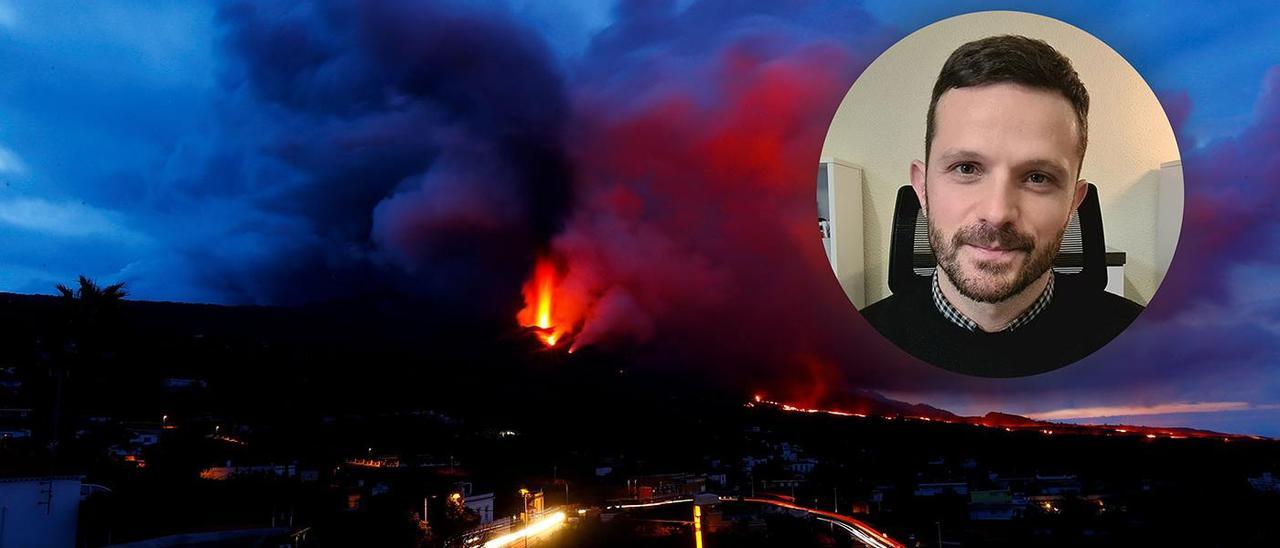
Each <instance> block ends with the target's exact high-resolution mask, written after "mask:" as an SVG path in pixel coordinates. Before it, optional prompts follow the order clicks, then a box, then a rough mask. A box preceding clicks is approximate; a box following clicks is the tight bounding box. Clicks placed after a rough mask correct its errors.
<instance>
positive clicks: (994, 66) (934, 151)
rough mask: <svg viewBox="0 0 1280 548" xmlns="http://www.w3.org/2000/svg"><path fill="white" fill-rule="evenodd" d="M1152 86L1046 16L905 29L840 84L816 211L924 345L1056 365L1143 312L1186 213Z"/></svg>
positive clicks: (941, 359)
mask: <svg viewBox="0 0 1280 548" xmlns="http://www.w3.org/2000/svg"><path fill="white" fill-rule="evenodd" d="M1182 207H1183V185H1182V165H1181V161H1180V159H1179V155H1178V145H1177V143H1176V141H1175V140H1174V134H1173V128H1172V127H1171V126H1170V124H1169V120H1168V118H1167V117H1166V116H1165V113H1164V110H1163V109H1162V108H1161V106H1160V103H1159V101H1158V100H1157V99H1156V96H1155V93H1153V92H1152V90H1151V88H1150V87H1149V86H1147V84H1146V82H1145V81H1143V79H1142V76H1140V75H1139V74H1138V72H1137V71H1136V70H1134V68H1133V67H1132V66H1130V65H1129V63H1128V62H1126V61H1125V60H1124V59H1123V58H1122V57H1121V56H1120V55H1119V54H1118V53H1116V52H1115V50H1112V49H1111V48H1110V47H1108V46H1107V45H1106V44H1104V43H1103V42H1102V41H1100V40H1098V39H1097V38H1095V37H1093V36H1091V35H1090V34H1088V33H1086V32H1084V31H1082V30H1080V29H1078V28H1075V27H1073V26H1071V25H1068V24H1066V23H1063V22H1061V21H1058V20H1055V19H1051V18H1048V17H1043V16H1039V15H1032V14H1027V13H1018V12H1008V11H993V12H981V13H972V14H967V15H961V16H958V17H952V18H949V19H945V20H942V21H939V22H937V23H934V24H931V25H929V26H928V27H925V28H923V29H920V30H919V31H916V32H914V33H912V34H911V35H909V36H907V37H906V38H903V39H902V40H901V41H899V42H898V43H897V44H895V45H893V47H891V48H889V49H888V50H887V51H885V52H884V53H883V54H882V55H880V57H879V58H877V59H876V60H875V62H873V63H872V64H871V65H870V66H869V67H867V69H866V70H865V71H863V73H862V75H861V76H860V77H859V78H858V79H857V81H856V82H855V83H854V84H853V87H852V88H851V89H850V90H849V93H848V94H847V95H846V96H845V98H844V100H843V101H842V102H841V104H840V108H839V110H837V111H836V114H835V117H834V119H833V120H832V122H831V128H830V129H829V131H828V133H827V139H826V142H825V143H824V144H823V149H822V159H821V163H820V166H819V172H818V224H819V227H820V229H821V232H822V239H823V240H822V241H823V246H824V247H825V249H826V252H827V257H828V259H830V261H831V266H832V269H833V270H834V272H835V275H836V277H837V278H838V279H839V280H840V285H841V287H842V288H843V289H844V291H845V294H846V295H848V297H849V300H850V301H851V302H852V303H853V304H854V305H855V306H856V307H857V308H858V309H859V310H860V311H861V313H862V315H863V317H864V318H866V320H867V321H868V322H869V323H870V324H871V325H872V326H873V327H874V328H875V329H876V330H877V331H879V332H880V334H882V335H883V336H884V337H886V338H887V339H888V340H890V341H892V342H893V343H894V344H895V345H897V346H898V347H899V348H901V349H902V350H904V351H906V352H907V353H909V354H911V355H913V356H915V357H917V358H919V359H921V360H923V361H925V362H928V363H930V364H933V365H936V366H938V367H942V368H945V369H949V370H951V371H956V372H959V373H964V374H968V375H975V376H983V377H1020V376H1026V375H1034V374H1038V373H1043V372H1046V371H1051V370H1053V369H1057V368H1059V367H1062V366H1065V365H1068V364H1070V363H1072V362H1075V361H1078V360H1080V359H1082V358H1084V357H1085V356H1088V355H1089V354H1091V353H1093V352H1095V351H1097V350H1098V349H1100V348H1102V347H1103V346H1104V345H1106V344H1107V343H1108V342H1110V341H1111V340H1112V339H1114V338H1115V337H1116V336H1118V335H1119V334H1120V333H1121V332H1122V331H1124V330H1125V328H1127V327H1128V326H1129V325H1130V323H1132V322H1133V321H1134V319H1135V318H1137V316H1138V315H1139V314H1140V313H1141V312H1142V310H1143V307H1144V306H1145V305H1146V304H1147V303H1148V302H1149V301H1150V299H1151V297H1152V295H1153V294H1154V293H1155V292H1156V289H1157V288H1158V287H1159V286H1160V282H1161V280H1162V279H1163V277H1164V274H1165V272H1166V271H1167V270H1168V267H1169V263H1170V262H1171V260H1172V258H1173V252H1174V249H1175V247H1176V245H1177V241H1178V233H1179V230H1180V229H1181V226H1182Z"/></svg>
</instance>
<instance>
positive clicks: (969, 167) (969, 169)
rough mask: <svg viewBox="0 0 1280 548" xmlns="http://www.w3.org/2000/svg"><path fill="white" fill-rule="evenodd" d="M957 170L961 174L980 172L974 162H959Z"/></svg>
mask: <svg viewBox="0 0 1280 548" xmlns="http://www.w3.org/2000/svg"><path fill="white" fill-rule="evenodd" d="M955 170H956V173H959V174H961V175H974V174H976V173H978V166H975V165H973V164H957V165H956V167H955Z"/></svg>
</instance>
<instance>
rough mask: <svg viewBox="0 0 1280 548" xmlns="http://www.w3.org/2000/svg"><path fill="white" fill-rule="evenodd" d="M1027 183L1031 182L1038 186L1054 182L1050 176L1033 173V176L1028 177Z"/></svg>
mask: <svg viewBox="0 0 1280 548" xmlns="http://www.w3.org/2000/svg"><path fill="white" fill-rule="evenodd" d="M1027 181H1030V182H1032V183H1035V184H1038V185H1042V184H1045V183H1051V182H1053V180H1052V179H1050V178H1049V176H1048V175H1045V174H1043V173H1032V174H1031V175H1028V176H1027Z"/></svg>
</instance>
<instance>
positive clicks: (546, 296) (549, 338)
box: [516, 257, 570, 347]
mask: <svg viewBox="0 0 1280 548" xmlns="http://www.w3.org/2000/svg"><path fill="white" fill-rule="evenodd" d="M559 281H560V276H559V272H558V269H557V268H556V263H555V261H554V260H552V259H551V258H549V257H542V258H540V259H538V262H537V264H536V265H534V267H533V276H532V277H531V278H529V280H528V281H527V282H525V284H524V308H523V309H521V310H520V312H519V313H517V314H516V321H518V322H520V325H521V326H523V327H528V328H532V329H534V330H535V332H536V333H537V335H538V339H539V340H541V341H542V343H543V344H545V345H547V346H548V347H554V346H555V345H556V343H558V342H561V341H563V340H564V339H565V338H566V336H567V335H569V328H570V326H569V325H564V324H561V323H559V322H557V321H556V319H557V316H556V313H557V310H556V305H557V302H556V301H557V299H556V287H557V285H558V284H559Z"/></svg>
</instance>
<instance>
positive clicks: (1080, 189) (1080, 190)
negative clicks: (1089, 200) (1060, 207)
mask: <svg viewBox="0 0 1280 548" xmlns="http://www.w3.org/2000/svg"><path fill="white" fill-rule="evenodd" d="M1088 193H1089V180H1088V179H1080V180H1079V181H1076V196H1075V199H1073V200H1071V211H1075V210H1076V209H1078V208H1079V207H1080V204H1081V203H1083V202H1084V197H1085V195H1086V194H1088Z"/></svg>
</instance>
